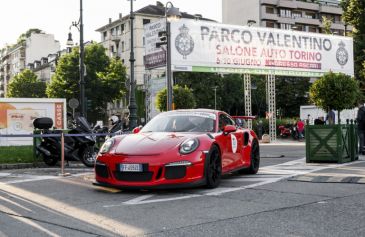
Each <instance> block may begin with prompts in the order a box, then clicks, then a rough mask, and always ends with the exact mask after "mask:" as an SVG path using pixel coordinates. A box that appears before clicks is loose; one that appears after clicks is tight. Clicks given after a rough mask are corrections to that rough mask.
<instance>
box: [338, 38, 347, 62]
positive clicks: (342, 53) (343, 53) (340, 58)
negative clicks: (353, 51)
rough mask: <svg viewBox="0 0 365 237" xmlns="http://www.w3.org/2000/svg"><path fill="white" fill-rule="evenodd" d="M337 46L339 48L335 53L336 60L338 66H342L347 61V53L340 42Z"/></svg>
mask: <svg viewBox="0 0 365 237" xmlns="http://www.w3.org/2000/svg"><path fill="white" fill-rule="evenodd" d="M338 46H339V48H338V49H337V51H336V60H337V62H338V64H340V65H341V66H344V65H346V63H347V61H348V60H349V53H348V52H347V50H346V49H345V44H344V43H343V42H342V41H341V42H340V43H339V44H338Z"/></svg>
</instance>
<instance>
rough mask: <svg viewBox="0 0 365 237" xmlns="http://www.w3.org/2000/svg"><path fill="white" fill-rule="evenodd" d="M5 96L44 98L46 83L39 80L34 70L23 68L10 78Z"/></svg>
mask: <svg viewBox="0 0 365 237" xmlns="http://www.w3.org/2000/svg"><path fill="white" fill-rule="evenodd" d="M7 96H8V97H16V98H44V97H46V83H45V82H42V81H40V80H39V79H38V78H37V75H36V74H34V72H32V71H31V70H29V69H25V70H23V71H22V72H21V73H19V74H18V75H16V76H14V77H13V79H11V80H10V82H9V86H8V89H7Z"/></svg>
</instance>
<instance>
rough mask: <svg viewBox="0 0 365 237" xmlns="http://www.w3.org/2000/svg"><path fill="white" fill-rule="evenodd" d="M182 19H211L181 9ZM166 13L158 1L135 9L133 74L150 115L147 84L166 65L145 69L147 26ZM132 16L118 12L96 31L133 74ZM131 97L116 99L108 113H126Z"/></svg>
mask: <svg viewBox="0 0 365 237" xmlns="http://www.w3.org/2000/svg"><path fill="white" fill-rule="evenodd" d="M181 15H182V18H188V19H200V20H208V21H212V20H210V19H206V18H203V17H202V16H201V15H199V14H196V15H191V14H188V13H185V12H181ZM164 16H165V6H164V5H163V4H162V3H160V2H157V3H156V5H148V6H145V7H143V8H141V9H139V10H137V11H135V12H134V21H133V34H134V41H133V50H134V57H135V62H134V75H135V80H136V83H137V87H138V88H139V89H140V90H141V91H142V93H143V94H144V97H145V102H146V108H144V109H145V111H146V113H147V114H150V113H149V111H150V110H151V109H150V107H151V105H152V104H153V103H154V102H153V101H151V100H150V96H149V88H148V85H149V84H150V83H149V80H150V79H151V78H159V77H161V75H164V74H165V68H160V69H154V70H145V66H144V61H143V58H144V55H145V48H144V46H145V38H144V25H146V24H149V23H151V22H154V21H157V20H159V19H161V18H164ZM129 17H130V16H129V15H126V16H122V15H121V14H119V18H118V19H116V20H114V21H112V19H111V18H109V22H108V24H106V25H104V26H102V27H100V28H98V29H96V31H97V32H100V36H101V44H102V45H103V46H104V48H105V49H106V53H107V55H108V56H109V57H116V58H119V59H120V60H121V61H122V63H123V64H124V65H125V66H126V68H127V75H130V62H129V58H130V50H131V48H130V45H131V27H130V18H129ZM127 98H128V96H126V98H123V99H121V100H120V101H115V103H113V104H109V105H108V109H107V111H108V114H109V115H112V114H120V115H121V116H124V114H125V113H128V109H127V106H128V101H127ZM145 120H149V116H148V115H147V116H146V118H145Z"/></svg>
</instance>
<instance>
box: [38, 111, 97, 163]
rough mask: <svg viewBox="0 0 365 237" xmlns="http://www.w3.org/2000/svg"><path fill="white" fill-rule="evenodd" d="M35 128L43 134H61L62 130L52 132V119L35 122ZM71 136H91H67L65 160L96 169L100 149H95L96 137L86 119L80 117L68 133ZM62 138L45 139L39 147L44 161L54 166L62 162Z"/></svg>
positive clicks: (65, 140)
mask: <svg viewBox="0 0 365 237" xmlns="http://www.w3.org/2000/svg"><path fill="white" fill-rule="evenodd" d="M33 125H34V127H35V128H37V129H40V130H41V134H61V133H62V131H61V130H50V128H52V126H53V121H52V119H51V118H48V117H42V118H37V119H35V120H34V121H33ZM68 133H69V134H75V135H76V134H85V133H87V134H90V135H84V136H72V137H71V136H65V137H64V154H65V160H66V161H71V160H79V161H81V162H82V163H83V164H84V165H85V166H87V167H94V163H95V159H96V156H97V153H98V152H99V150H98V148H96V147H95V137H94V136H92V129H91V127H90V125H89V123H88V122H87V121H86V119H85V118H84V117H78V118H77V119H76V120H75V123H74V127H73V128H72V129H71V130H70V131H69V132H68ZM61 145H62V144H61V138H60V137H59V136H56V137H43V138H42V142H41V143H40V144H39V145H37V147H36V149H37V151H38V153H39V154H40V155H41V156H42V157H43V161H44V162H45V163H46V164H47V165H49V166H54V165H55V164H56V163H57V161H59V160H61Z"/></svg>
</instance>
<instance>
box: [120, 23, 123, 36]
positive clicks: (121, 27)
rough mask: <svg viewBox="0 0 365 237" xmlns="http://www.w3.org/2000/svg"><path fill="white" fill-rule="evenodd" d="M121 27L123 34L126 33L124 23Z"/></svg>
mask: <svg viewBox="0 0 365 237" xmlns="http://www.w3.org/2000/svg"><path fill="white" fill-rule="evenodd" d="M120 29H121V32H122V34H124V24H122V25H121V26H120Z"/></svg>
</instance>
